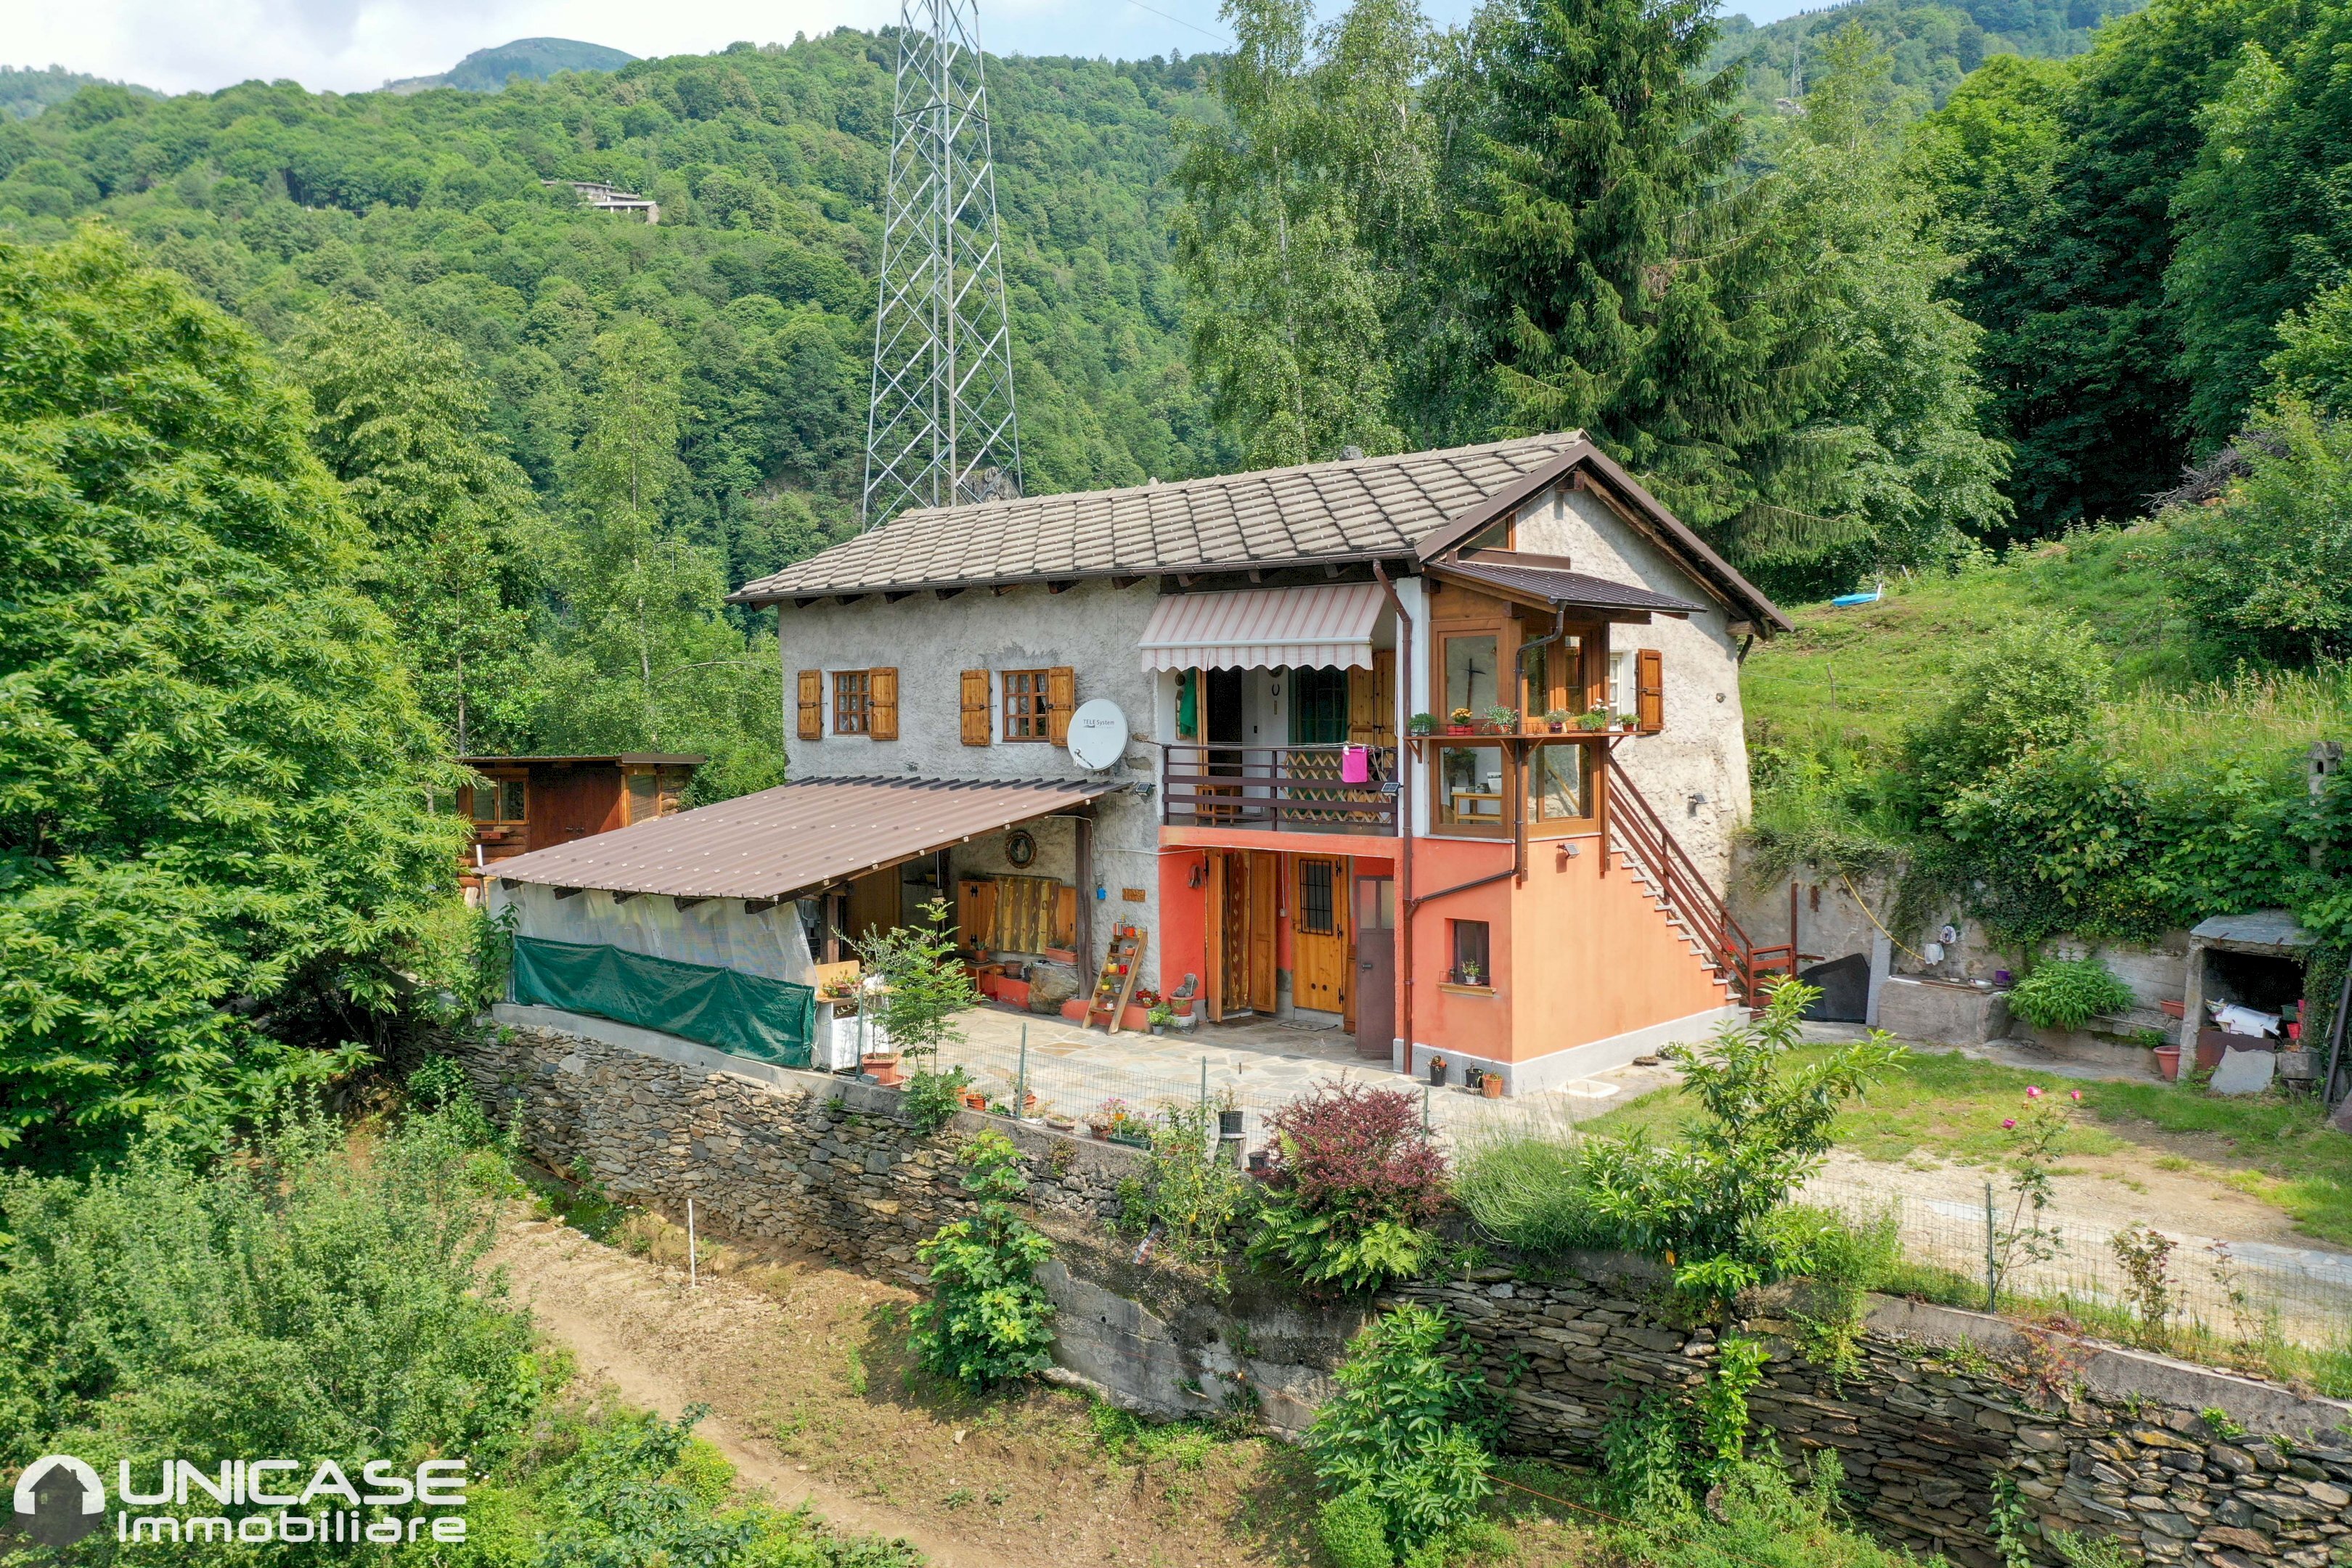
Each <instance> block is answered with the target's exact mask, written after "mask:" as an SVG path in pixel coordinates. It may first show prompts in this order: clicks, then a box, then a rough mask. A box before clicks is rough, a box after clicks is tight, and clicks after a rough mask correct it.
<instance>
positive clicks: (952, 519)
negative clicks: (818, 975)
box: [646, 433, 1788, 1090]
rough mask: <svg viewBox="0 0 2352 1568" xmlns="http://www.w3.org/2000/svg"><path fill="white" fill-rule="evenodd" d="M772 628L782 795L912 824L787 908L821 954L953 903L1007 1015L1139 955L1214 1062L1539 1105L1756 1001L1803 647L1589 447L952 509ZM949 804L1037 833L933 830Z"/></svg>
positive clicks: (875, 545) (1535, 441)
mask: <svg viewBox="0 0 2352 1568" xmlns="http://www.w3.org/2000/svg"><path fill="white" fill-rule="evenodd" d="M733 598H734V600H735V602H738V603H741V604H746V605H772V606H774V607H776V609H777V610H778V620H779V630H780V634H781V645H782V658H783V663H784V676H785V685H786V698H787V702H788V704H789V705H790V707H791V710H792V717H793V728H792V738H791V740H790V741H789V742H788V750H789V753H790V777H791V778H792V779H793V784H787V785H784V786H782V793H783V794H786V795H789V794H790V793H791V792H793V791H795V790H802V789H808V788H811V787H814V786H823V787H824V788H825V789H826V790H828V791H829V792H830V797H833V798H841V799H852V800H855V799H864V798H869V797H870V798H871V799H873V800H875V801H877V802H896V803H901V804H900V805H899V806H898V807H894V808H893V809H890V810H887V811H880V812H877V814H874V816H873V820H874V821H875V822H877V823H887V829H888V830H887V831H883V830H882V829H881V828H878V827H877V828H876V829H875V830H874V831H873V833H872V835H871V849H872V859H871V862H870V863H869V864H866V865H865V866H863V867H860V868H857V869H856V871H855V872H854V874H847V875H845V874H842V872H841V870H840V868H839V867H840V863H841V862H842V861H843V859H844V856H843V855H842V854H840V853H832V854H829V855H828V856H827V857H826V858H827V860H828V869H827V879H826V880H824V881H823V882H822V883H816V882H812V883H811V884H809V885H806V886H798V887H794V888H791V889H785V888H782V887H777V888H774V889H769V892H768V895H767V896H769V897H776V898H781V897H783V896H786V895H790V896H793V897H797V898H800V899H802V900H803V903H802V906H801V907H802V909H803V910H804V911H805V919H806V923H807V928H808V931H809V935H810V937H811V947H812V952H820V951H821V950H824V949H826V948H827V947H828V946H829V945H830V944H831V943H832V942H835V940H836V939H837V935H838V933H840V932H842V931H850V932H856V931H862V930H864V929H866V928H867V927H869V926H872V925H875V924H887V923H891V922H895V921H903V920H907V919H908V918H911V917H912V916H913V914H914V913H915V911H916V910H918V909H919V907H920V905H922V904H923V903H925V902H928V901H929V900H932V899H935V898H936V899H941V900H945V901H947V902H948V903H949V905H950V908H951V909H952V910H953V912H954V918H955V920H956V921H957V925H958V931H959V935H960V938H961V940H962V941H963V942H965V944H966V945H967V947H968V948H969V949H971V951H973V952H975V953H976V954H978V955H979V956H981V957H982V958H984V959H987V960H989V961H992V962H991V968H992V969H1002V970H1003V972H1004V973H1003V981H1004V983H1005V984H1008V985H1015V986H1017V984H1019V982H1018V976H1019V975H1020V974H1021V973H1024V972H1028V970H1027V966H1028V965H1030V964H1031V963H1032V962H1033V961H1036V960H1040V959H1044V958H1045V957H1048V956H1049V955H1055V954H1059V955H1063V956H1064V957H1065V959H1066V960H1068V959H1074V960H1075V963H1076V968H1077V969H1078V970H1079V971H1080V972H1081V973H1085V974H1087V975H1088V976H1091V975H1092V973H1094V970H1095V967H1096V965H1097V964H1098V963H1100V962H1101V960H1102V959H1103V956H1104V954H1105V952H1107V950H1108V947H1109V945H1110V943H1111V942H1112V941H1113V939H1114V937H1115V936H1118V935H1122V934H1125V935H1127V936H1128V937H1129V940H1130V941H1131V940H1135V939H1136V938H1138V937H1139V939H1140V940H1141V941H1142V942H1143V944H1144V947H1143V958H1142V960H1141V963H1140V969H1141V973H1143V975H1144V976H1145V977H1146V980H1147V983H1155V982H1156V984H1157V987H1158V989H1159V990H1160V991H1161V992H1162V993H1163V994H1174V993H1176V992H1178V990H1179V989H1180V988H1181V987H1183V986H1185V985H1186V984H1187V982H1188V980H1189V982H1190V984H1191V985H1192V988H1193V989H1194V990H1195V992H1196V993H1197V994H1198V996H1199V998H1200V1006H1201V1010H1202V1012H1203V1013H1204V1014H1205V1016H1206V1018H1207V1019H1208V1020H1209V1022H1210V1024H1211V1026H1213V1025H1214V1024H1216V1023H1218V1022H1221V1021H1223V1020H1228V1019H1232V1018H1234V1017H1237V1016H1268V1015H1272V1016H1281V1017H1294V1018H1304V1019H1307V1020H1311V1021H1319V1022H1324V1023H1328V1024H1335V1025H1340V1026H1345V1027H1346V1028H1348V1029H1349V1031H1351V1032H1352V1033H1353V1034H1354V1036H1355V1038H1356V1040H1357V1042H1358V1047H1359V1050H1360V1054H1362V1055H1364V1056H1366V1057H1368V1058H1374V1059H1382V1060H1386V1061H1388V1062H1390V1063H1391V1066H1393V1067H1395V1068H1399V1069H1402V1070H1409V1071H1412V1072H1413V1073H1415V1074H1420V1073H1423V1072H1425V1071H1426V1070H1427V1068H1428V1063H1429V1058H1431V1057H1432V1056H1440V1057H1443V1058H1444V1059H1445V1061H1446V1063H1447V1064H1448V1068H1449V1076H1450V1078H1451V1079H1452V1080H1453V1081H1460V1080H1461V1069H1463V1068H1469V1067H1475V1068H1482V1069H1484V1070H1486V1071H1487V1072H1489V1073H1492V1074H1495V1075H1496V1076H1498V1077H1500V1078H1502V1079H1504V1080H1505V1081H1506V1083H1507V1085H1508V1086H1509V1087H1510V1088H1511V1089H1515V1090H1520V1089H1541V1088H1545V1087H1550V1086H1554V1085H1557V1084H1558V1083H1560V1082H1562V1081H1565V1080H1567V1079H1571V1078H1576V1077H1580V1076H1583V1075H1585V1074H1588V1073H1591V1072H1593V1071H1598V1070H1602V1069H1604V1068H1607V1067H1610V1066H1613V1065H1616V1064H1618V1063H1622V1062H1623V1061H1625V1060H1627V1059H1629V1058H1632V1057H1633V1056H1635V1055H1638V1054H1642V1053H1643V1052H1645V1051H1649V1050H1653V1049H1655V1048H1656V1047H1658V1046H1660V1045H1663V1044H1664V1043H1667V1042H1668V1041H1670V1040H1674V1039H1687V1038H1693V1037H1696V1036H1697V1035H1698V1034H1699V1033H1702V1032H1704V1030H1705V1029H1706V1027H1708V1026H1711V1025H1712V1024H1713V1023H1714V1022H1715V1021H1717V1019H1719V1018H1721V1017H1724V1016H1730V1014H1731V1012H1732V1010H1733V1009H1734V1008H1735V1007H1736V1005H1738V1004H1740V1003H1742V1002H1744V1000H1745V999H1746V993H1747V990H1748V987H1749V986H1750V985H1751V984H1752V972H1753V969H1754V966H1755V963H1756V962H1757V960H1758V957H1759V955H1758V954H1757V952H1755V950H1754V949H1753V948H1752V947H1751V946H1750V945H1749V944H1748V942H1747V939H1746V937H1745V936H1744V934H1743V933H1741V932H1740V931H1739V930H1738V926H1737V925H1736V923H1734V922H1733V921H1730V919H1729V917H1728V915H1727V912H1726V910H1725V908H1724V905H1723V902H1722V889H1723V882H1724V879H1725V877H1726V875H1727V868H1728V864H1729V846H1730V836H1731V834H1732V831H1733V829H1734V828H1735V827H1736V826H1737V825H1738V822H1739V821H1740V820H1741V819H1742V817H1743V816H1745V814H1746V812H1747V810H1748V785H1747V757H1746V753H1745V749H1744V745H1743V742H1742V731H1741V724H1742V720H1741V710H1740V701H1739V679H1738V677H1739V668H1738V667H1739V659H1740V656H1741V654H1742V652H1743V651H1744V650H1745V647H1746V646H1747V644H1748V641H1749V640H1750V639H1752V638H1754V637H1769V636H1770V635H1772V634H1773V633H1774V632H1775V631H1777V630H1780V629H1784V628H1785V627H1786V626H1787V625H1788V623H1787V621H1786V619H1785V618H1784V617H1783V616H1782V615H1781V613H1780V610H1779V609H1778V608H1777V607H1775V606H1774V605H1772V604H1771V603H1770V602H1769V600H1768V599H1767V598H1765V596H1764V595H1762V594H1761V593H1759V591H1758V590H1757V589H1756V588H1755V587H1754V586H1753V585H1752V584H1749V583H1748V581H1747V580H1746V579H1745V578H1743V577H1742V576H1741V575H1740V574H1738V572H1737V571H1735V570H1734V569H1733V568H1732V567H1731V566H1730V565H1728V564H1727V563H1726V562H1724V561H1723V559H1722V558H1721V557H1719V556H1718V555H1717V554H1716V553H1715V552H1713V551H1712V550H1710V549H1709V548H1708V547H1707V546H1706V544H1705V543H1704V542H1701V541H1700V540H1699V539H1698V538H1697V536H1696V534H1694V533H1693V532H1692V531H1690V530H1689V529H1688V528H1687V527H1686V526H1685V525H1684V524H1683V523H1682V522H1681V521H1679V520H1678V519H1676V518H1675V516H1674V515H1673V514H1672V513H1671V512H1669V511H1668V510H1666V509H1665V508H1664V506H1663V505H1661V504H1660V503H1659V502H1658V501H1657V500H1656V499H1655V498H1654V497H1653V496H1651V495H1650V494H1649V492H1648V491H1647V490H1645V489H1643V487H1642V486H1641V485H1640V484H1639V483H1638V482H1636V481H1635V480H1634V479H1633V478H1632V477H1631V476H1629V475H1628V474H1626V473H1625V471H1624V470H1623V469H1622V468H1619V467H1618V466H1617V465H1616V464H1615V463H1613V462H1612V461H1611V460H1610V459H1609V458H1607V457H1606V456H1605V455H1604V454H1602V453H1601V451H1600V450H1599V449H1598V448H1597V447H1594V446H1593V445H1592V444H1591V442H1589V441H1587V440H1585V439H1584V438H1583V437H1581V436H1580V435H1579V434H1576V433H1569V434H1562V435H1554V436H1542V437H1528V438H1522V439H1517V440H1510V441H1503V442H1496V443H1492V444H1488V445H1484V446H1477V447H1460V448H1455V449H1453V450H1448V451H1435V452H1418V453H1410V454H1406V455H1402V456H1398V457H1386V458H1345V459H1342V460H1340V461H1337V462H1328V463H1317V464H1310V465H1307V466H1305V467H1300V468H1286V469H1277V470H1270V471H1262V472H1254V473H1244V474H1233V475H1224V476H1220V477H1216V478H1211V479H1192V480H1186V481H1182V482H1180V483H1171V484H1158V483H1154V484H1149V485H1143V486H1137V487H1131V488H1128V489H1114V490H1099V491H1089V492H1085V493H1080V494H1071V495H1049V496H1031V497H1020V498H1011V499H1003V500H991V501H988V502H983V503H981V504H977V505H966V506H957V507H944V508H932V509H925V510H912V511H908V512H904V513H901V514H899V515H898V516H897V517H894V518H892V519H890V520H889V521H887V522H886V523H885V524H883V525H882V526H880V527H878V528H877V529H874V530H872V531H868V532H866V533H865V534H863V535H861V536H859V537H857V538H856V539H853V540H850V541H847V542H844V543H842V544H839V545H836V546H835V547H834V548H832V549H830V550H828V551H825V552H823V553H822V554H819V555H817V556H814V557H813V558H811V559H809V560H807V561H803V562H800V563H795V564H793V565H792V566H790V567H787V568H786V569H785V570H783V571H782V572H780V573H777V574H774V575H772V576H771V577H767V578H764V579H761V580H760V581H758V582H754V583H751V584H747V585H745V586H744V587H743V588H742V589H740V591H739V592H738V593H736V594H735V595H733ZM1621 716H1622V721H1621ZM1074 723H1075V724H1076V726H1077V727H1078V728H1079V730H1080V731H1082V735H1081V739H1082V742H1084V743H1083V744H1081V745H1079V746H1077V747H1076V748H1073V746H1072V744H1071V731H1072V726H1073V724H1074ZM1080 752H1084V753H1085V755H1084V757H1083V760H1082V758H1081V756H1080V754H1079V753H1080ZM1041 784H1055V785H1056V786H1058V787H1059V788H1060V789H1061V790H1062V791H1063V792H1064V793H1062V794H1060V795H1055V796H1054V797H1052V798H1051V800H1050V801H1049V802H1047V803H1045V804H1044V805H1038V804H1036V802H1037V800H1038V798H1039V797H1037V796H1036V795H1035V790H1036V786H1038V785H1041ZM950 786H952V787H954V788H957V789H959V790H962V791H965V792H982V793H985V792H991V791H1003V792H1007V793H1006V798H1007V799H1008V801H1009V800H1011V799H1013V796H1014V795H1019V796H1020V798H1021V799H1023V800H1024V801H1027V802H1029V803H1031V804H1028V805H1023V806H1021V807H1020V809H1023V810H1030V811H1034V815H1033V816H1027V817H1025V818H1024V819H1022V820H1019V821H1007V822H1005V823H1003V825H1002V826H987V827H985V828H982V829H981V830H974V829H973V826H972V818H971V814H970V812H968V811H967V812H965V813H963V814H962V815H961V816H957V817H956V820H955V821H954V822H953V823H952V824H948V823H946V822H945V819H944V818H942V819H941V823H942V826H941V830H940V831H938V832H933V833H924V832H922V831H921V830H920V818H921V817H922V816H923V815H924V813H923V810H922V808H921V807H920V806H919V804H918V805H915V806H912V807H908V806H906V805H904V804H903V803H906V802H908V801H910V800H915V799H916V798H917V796H916V795H914V794H912V793H910V792H919V791H922V790H925V789H935V788H946V787H950ZM772 793H776V792H772ZM713 809H718V808H713ZM1008 809H1010V807H1008ZM700 815H701V814H698V813H689V814H687V815H686V816H684V817H681V818H680V819H679V826H681V827H683V826H685V825H686V824H687V823H689V822H690V821H691V820H692V818H694V817H695V816H700ZM950 815H952V814H950ZM909 816H912V817H913V818H915V819H916V820H915V821H914V823H913V824H912V825H911V826H910V825H909V824H908V817H909ZM864 820H866V819H865V818H864V817H861V816H860V815H859V814H858V813H857V812H855V811H850V812H847V813H845V814H844V815H843V816H842V821H843V825H844V831H845V833H847V834H848V835H849V836H850V837H858V836H859V835H860V834H861V833H863V832H864V830H863V829H860V828H857V827H856V823H858V822H860V821H864ZM950 826H951V827H952V828H953V829H954V831H953V832H952V833H950V832H949V831H947V829H948V828H949V827H950ZM646 831H647V832H658V831H659V829H647V830H646ZM1604 845H1605V846H1606V847H1605V848H1604ZM852 847H853V848H854V846H852ZM836 848H838V847H836ZM847 858H853V859H855V858H863V852H859V853H856V854H852V855H850V856H849V857H847ZM714 890H715V884H714ZM697 896H698V897H708V896H713V894H712V893H711V892H704V893H700V894H698V895H697ZM739 896H747V895H742V894H740V893H739ZM1765 956H1766V958H1767V960H1768V961H1769V955H1765Z"/></svg>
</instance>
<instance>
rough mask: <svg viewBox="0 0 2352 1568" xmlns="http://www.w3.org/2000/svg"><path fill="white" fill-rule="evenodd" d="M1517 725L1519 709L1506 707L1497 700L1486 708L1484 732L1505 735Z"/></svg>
mask: <svg viewBox="0 0 2352 1568" xmlns="http://www.w3.org/2000/svg"><path fill="white" fill-rule="evenodd" d="M1518 727H1519V710H1517V709H1516V708H1506V707H1504V706H1503V705H1502V704H1501V703H1499V702H1498V703H1496V705H1495V706H1494V707H1492V708H1489V709H1487V710H1486V732H1487V733H1488V734H1490V735H1507V734H1509V733H1510V732H1511V731H1514V730H1516V729H1517V728H1518Z"/></svg>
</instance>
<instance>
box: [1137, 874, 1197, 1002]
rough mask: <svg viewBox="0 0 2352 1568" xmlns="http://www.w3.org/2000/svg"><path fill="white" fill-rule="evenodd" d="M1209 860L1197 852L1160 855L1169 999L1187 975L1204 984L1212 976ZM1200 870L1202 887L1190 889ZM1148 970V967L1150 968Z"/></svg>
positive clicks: (1163, 963)
mask: <svg viewBox="0 0 2352 1568" xmlns="http://www.w3.org/2000/svg"><path fill="white" fill-rule="evenodd" d="M1207 862H1208V857H1207V856H1205V855H1202V854H1200V853H1197V852H1187V851H1184V850H1173V849H1163V850H1161V851H1160V931H1159V935H1158V936H1157V937H1156V938H1155V939H1154V940H1155V941H1157V942H1159V944H1160V994H1161V995H1162V996H1166V995H1169V994H1171V993H1173V992H1174V991H1175V989H1176V987H1178V986H1179V985H1181V984H1184V976H1185V975H1186V974H1188V973H1189V974H1198V975H1200V976H1202V979H1203V980H1204V981H1205V980H1206V978H1207V976H1208V973H1209V939H1208V927H1207V924H1206V921H1207V916H1208V906H1209V889H1208V885H1207V879H1208V865H1207ZM1195 868H1198V869H1199V870H1200V872H1201V876H1202V885H1201V886H1200V887H1197V888H1194V887H1189V886H1187V885H1186V884H1187V883H1188V882H1190V880H1191V879H1192V873H1193V871H1194V869H1195ZM1147 967H1149V965H1147Z"/></svg>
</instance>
